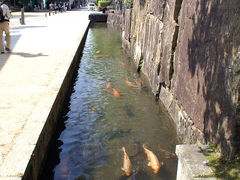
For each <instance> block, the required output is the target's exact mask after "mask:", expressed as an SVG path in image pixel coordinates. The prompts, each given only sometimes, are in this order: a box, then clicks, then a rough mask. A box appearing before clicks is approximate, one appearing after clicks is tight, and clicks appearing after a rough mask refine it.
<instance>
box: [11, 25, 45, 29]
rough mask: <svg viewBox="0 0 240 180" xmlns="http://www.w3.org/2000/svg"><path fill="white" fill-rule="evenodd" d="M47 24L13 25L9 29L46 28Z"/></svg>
mask: <svg viewBox="0 0 240 180" xmlns="http://www.w3.org/2000/svg"><path fill="white" fill-rule="evenodd" d="M46 27H47V26H27V25H24V26H15V27H11V30H20V29H28V28H46Z"/></svg>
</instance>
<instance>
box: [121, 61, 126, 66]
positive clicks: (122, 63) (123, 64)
mask: <svg viewBox="0 0 240 180" xmlns="http://www.w3.org/2000/svg"><path fill="white" fill-rule="evenodd" d="M119 64H121V65H122V66H127V65H128V64H127V63H124V62H122V61H119Z"/></svg>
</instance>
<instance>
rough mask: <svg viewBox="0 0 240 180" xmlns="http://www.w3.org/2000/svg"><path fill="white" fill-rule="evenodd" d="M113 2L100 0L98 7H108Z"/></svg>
mask: <svg viewBox="0 0 240 180" xmlns="http://www.w3.org/2000/svg"><path fill="white" fill-rule="evenodd" d="M110 4H111V2H109V1H98V7H107V6H109V5H110Z"/></svg>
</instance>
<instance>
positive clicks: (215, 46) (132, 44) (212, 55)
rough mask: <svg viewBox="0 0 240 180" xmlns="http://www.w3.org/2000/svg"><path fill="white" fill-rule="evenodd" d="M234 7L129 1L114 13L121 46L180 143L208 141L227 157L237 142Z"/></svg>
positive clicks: (239, 64)
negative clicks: (161, 105) (170, 120)
mask: <svg viewBox="0 0 240 180" xmlns="http://www.w3.org/2000/svg"><path fill="white" fill-rule="evenodd" d="M239 9H240V4H239V2H238V0H232V1H223V0H213V1H206V0H195V1H192V0H184V1H183V0H135V1H134V6H133V9H127V10H126V11H125V13H124V14H123V15H120V16H121V18H122V23H121V27H122V30H123V42H124V46H125V47H127V48H128V49H130V52H131V54H132V56H133V59H134V61H135V63H136V65H137V66H138V70H141V71H142V72H143V73H144V74H145V75H146V76H147V77H148V79H149V82H150V85H151V87H152V91H153V93H154V95H156V96H157V97H158V96H159V98H160V99H161V100H162V102H163V103H164V104H165V106H166V108H167V109H168V111H169V113H170V115H171V116H172V117H173V120H174V121H175V123H176V126H177V131H178V134H179V137H180V139H181V140H182V142H184V143H194V142H196V141H201V142H205V141H207V142H213V143H215V144H216V145H218V147H220V149H221V150H222V152H223V153H225V154H227V155H230V156H231V155H232V154H233V153H234V151H235V150H236V148H234V147H237V146H239V139H240V138H239V136H238V135H237V134H239V133H238V132H239V131H240V130H238V129H239V128H238V127H239V126H240V125H239V121H240V112H239V109H240V107H239V105H238V104H239V99H240V98H239V94H240V93H239V91H240V88H239V87H240V83H239V80H240V36H239V34H240V28H239V25H240V18H239V17H240V10H239ZM110 21H112V22H113V21H114V18H111V19H109V22H110ZM118 24H119V23H118Z"/></svg>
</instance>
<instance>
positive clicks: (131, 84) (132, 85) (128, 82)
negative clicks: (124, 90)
mask: <svg viewBox="0 0 240 180" xmlns="http://www.w3.org/2000/svg"><path fill="white" fill-rule="evenodd" d="M125 82H126V84H127V85H128V86H129V87H137V86H136V85H135V84H133V83H132V82H130V81H128V80H126V81H125Z"/></svg>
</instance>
